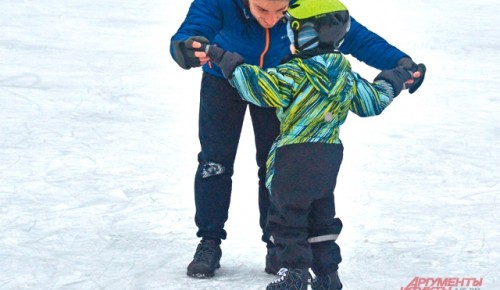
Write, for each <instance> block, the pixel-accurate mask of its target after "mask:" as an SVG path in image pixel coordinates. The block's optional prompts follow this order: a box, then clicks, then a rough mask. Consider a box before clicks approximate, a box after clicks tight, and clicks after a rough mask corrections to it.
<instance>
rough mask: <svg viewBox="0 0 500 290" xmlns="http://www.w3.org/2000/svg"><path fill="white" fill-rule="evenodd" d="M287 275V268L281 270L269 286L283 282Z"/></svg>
mask: <svg viewBox="0 0 500 290" xmlns="http://www.w3.org/2000/svg"><path fill="white" fill-rule="evenodd" d="M287 274H288V269H287V268H281V269H280V270H279V271H278V273H277V274H276V275H278V276H279V277H278V279H276V280H274V281H273V282H271V284H277V283H280V282H282V281H284V280H285V278H286V275H287Z"/></svg>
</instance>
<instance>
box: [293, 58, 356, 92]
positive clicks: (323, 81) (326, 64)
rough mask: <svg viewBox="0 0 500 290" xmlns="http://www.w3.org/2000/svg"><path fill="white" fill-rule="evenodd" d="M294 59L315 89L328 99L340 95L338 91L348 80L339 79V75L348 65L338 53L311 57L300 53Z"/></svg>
mask: <svg viewBox="0 0 500 290" xmlns="http://www.w3.org/2000/svg"><path fill="white" fill-rule="evenodd" d="M296 59H297V60H296V61H297V64H298V66H299V67H300V68H301V69H302V70H303V72H304V74H305V76H306V77H307V79H308V80H309V81H310V82H311V84H312V85H313V86H314V88H315V89H317V90H318V91H319V92H321V93H322V94H326V95H328V96H329V97H334V96H337V97H338V96H340V95H341V94H340V92H339V89H340V88H345V86H346V81H347V80H348V78H339V73H340V72H342V71H345V66H346V65H348V66H350V65H349V63H348V62H347V61H346V59H345V58H344V57H343V56H342V55H341V54H340V53H336V52H334V53H332V52H331V51H330V52H329V53H327V54H318V55H313V56H312V57H307V56H305V54H304V53H301V54H298V55H297V57H296Z"/></svg>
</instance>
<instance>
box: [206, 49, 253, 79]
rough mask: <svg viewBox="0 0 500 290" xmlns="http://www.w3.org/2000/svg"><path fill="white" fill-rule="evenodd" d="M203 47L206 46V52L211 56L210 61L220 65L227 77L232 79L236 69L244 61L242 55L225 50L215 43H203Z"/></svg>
mask: <svg viewBox="0 0 500 290" xmlns="http://www.w3.org/2000/svg"><path fill="white" fill-rule="evenodd" d="M202 48H205V53H206V54H207V56H208V57H210V61H211V62H213V63H215V64H216V65H218V66H219V67H220V69H221V70H222V74H223V75H224V77H225V78H226V79H230V78H231V76H232V75H233V71H234V69H235V68H236V67H237V66H239V65H240V64H242V63H243V62H244V60H243V57H241V55H239V54H237V53H233V52H229V51H225V50H223V49H222V48H220V47H217V46H215V45H206V46H205V45H203V46H202Z"/></svg>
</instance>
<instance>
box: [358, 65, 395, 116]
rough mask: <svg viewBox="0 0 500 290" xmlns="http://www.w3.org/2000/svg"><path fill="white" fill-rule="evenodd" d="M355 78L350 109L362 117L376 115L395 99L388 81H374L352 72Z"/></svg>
mask: <svg viewBox="0 0 500 290" xmlns="http://www.w3.org/2000/svg"><path fill="white" fill-rule="evenodd" d="M352 76H353V79H354V85H353V88H352V89H353V94H354V96H353V98H352V102H351V107H350V110H351V111H352V112H354V113H355V114H356V115H358V116H360V117H369V116H376V115H379V114H380V113H382V111H383V110H384V109H385V108H387V106H389V105H390V104H391V102H392V100H393V92H392V88H390V87H389V86H388V85H387V83H386V82H374V83H370V82H369V81H367V80H365V79H364V78H362V77H361V76H360V75H359V74H357V73H355V72H353V73H352Z"/></svg>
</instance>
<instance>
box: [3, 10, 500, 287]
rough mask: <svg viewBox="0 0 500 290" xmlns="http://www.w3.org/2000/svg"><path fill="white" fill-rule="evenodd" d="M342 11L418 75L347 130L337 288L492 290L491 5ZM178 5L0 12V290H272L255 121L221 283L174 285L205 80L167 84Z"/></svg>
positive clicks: (188, 225)
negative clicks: (433, 281) (415, 84)
mask: <svg viewBox="0 0 500 290" xmlns="http://www.w3.org/2000/svg"><path fill="white" fill-rule="evenodd" d="M344 3H345V4H346V5H347V6H348V7H349V8H350V11H351V14H352V15H353V16H354V17H355V18H356V19H357V20H358V21H359V22H361V23H362V24H364V25H365V26H367V27H368V28H370V29H371V30H373V31H375V32H377V33H378V34H380V35H381V36H383V37H384V38H386V39H387V40H388V41H389V42H391V43H392V44H394V45H396V46H397V47H399V48H400V49H402V50H403V51H405V52H407V53H409V54H410V55H411V56H412V57H413V58H414V59H415V60H416V61H417V62H424V63H425V64H426V65H427V68H428V74H427V76H426V80H425V82H424V84H423V86H422V87H421V88H420V89H419V90H418V91H417V93H415V94H413V95H410V94H408V92H403V93H402V94H401V95H400V96H399V97H398V98H397V99H396V100H395V102H394V103H393V104H392V105H391V107H389V108H388V109H387V110H386V111H385V112H384V113H383V114H382V115H381V116H379V117H376V118H370V119H361V118H358V117H356V116H355V115H350V117H349V118H348V120H347V122H346V124H345V126H343V127H342V128H341V137H342V139H343V142H344V145H345V158H344V163H343V165H342V168H341V172H340V175H339V180H338V187H337V190H336V193H335V196H336V204H337V211H338V216H339V217H340V218H341V219H342V221H343V223H344V230H343V232H342V234H341V236H340V238H339V240H338V242H339V244H340V246H341V248H342V253H343V259H344V261H343V262H342V264H341V265H340V276H341V279H342V281H343V283H344V285H345V289H348V290H351V289H352V290H368V289H369V290H389V289H400V288H401V287H406V286H407V285H408V284H409V283H411V281H413V279H414V278H415V277H421V278H442V279H445V278H459V279H466V278H474V279H478V280H479V279H482V284H481V286H480V287H479V289H481V290H495V289H500V267H499V264H500V226H499V224H500V205H499V198H500V149H499V148H500V95H499V92H500V81H499V75H500V68H499V64H500V53H499V51H500V24H499V20H498V19H499V18H498V15H500V5H499V2H498V0H495V1H493V0H478V1H473V2H470V1H467V2H466V1H463V0H458V1H450V0H444V1H430V0H419V1H396V0H381V1H375V2H374V1H352V0H350V1H344ZM189 4H190V1H171V0H169V1H159V0H153V1H118V0H108V1H96V0H79V1H78V0H65V1H59V0H45V1H35V0H2V1H0V229H1V233H0V289H2V290H3V289H6V290H11V289H37V290H42V289H64V290H66V289H116V290H123V289H137V290H139V289H141V290H142V289H144V290H150V289H181V290H183V289H210V290H215V289H224V290H225V289H264V287H265V285H267V283H268V282H270V281H271V280H272V279H273V277H272V276H269V275H267V274H265V273H264V271H263V270H264V256H265V247H264V244H263V243H262V242H261V241H260V229H259V227H258V215H257V212H258V209H257V168H256V165H255V161H254V155H255V151H254V145H253V144H254V143H253V135H252V134H253V133H252V128H251V124H250V122H246V123H245V127H244V132H243V135H242V139H241V142H240V143H241V145H240V150H239V152H238V156H237V161H236V168H235V171H236V173H235V176H234V184H233V185H234V186H233V196H232V205H231V210H230V217H229V221H228V222H227V224H226V229H227V231H228V239H227V240H226V241H224V242H223V244H222V251H223V256H222V260H221V264H222V268H221V269H219V270H218V271H217V272H216V276H215V277H214V278H213V279H209V280H197V279H192V278H189V277H187V276H186V266H187V264H188V263H189V262H190V260H191V258H192V255H193V253H194V250H195V248H196V245H197V243H198V239H197V238H196V236H195V232H196V228H195V225H194V219H193V217H194V198H193V180H194V172H195V168H196V162H197V161H196V155H197V153H198V150H199V145H198V139H197V116H198V97H199V93H198V92H199V84H200V76H201V72H200V70H199V69H193V70H189V71H184V70H182V69H180V68H179V67H177V65H176V64H175V63H174V62H173V61H172V59H171V57H170V55H169V52H168V46H169V41H170V37H171V35H172V34H173V33H174V32H175V31H176V30H177V28H178V26H179V25H180V23H181V21H182V20H183V18H184V16H185V14H186V12H187V9H188V7H189ZM351 60H352V64H353V67H354V69H355V70H356V71H357V72H359V73H361V74H362V75H363V76H364V77H365V78H367V79H373V78H374V77H375V75H376V74H377V71H375V70H374V69H372V68H369V67H367V66H366V65H364V64H362V63H359V62H357V61H356V60H355V59H352V58H351ZM462 281H464V280H462ZM466 289H467V290H469V288H466Z"/></svg>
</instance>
